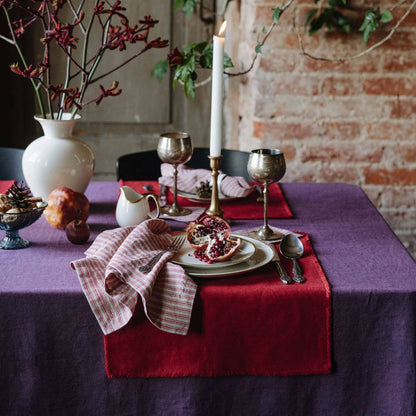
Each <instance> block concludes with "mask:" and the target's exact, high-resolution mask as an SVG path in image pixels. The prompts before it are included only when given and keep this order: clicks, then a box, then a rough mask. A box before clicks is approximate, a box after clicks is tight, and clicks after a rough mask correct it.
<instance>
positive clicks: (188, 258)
mask: <svg viewBox="0 0 416 416" xmlns="http://www.w3.org/2000/svg"><path fill="white" fill-rule="evenodd" d="M231 237H232V238H234V239H236V238H237V236H236V235H235V234H231ZM238 238H240V239H241V243H240V246H239V247H238V249H237V252H236V253H235V254H234V255H233V256H232V257H231V259H229V260H226V261H221V262H214V263H211V264H208V263H205V262H203V261H201V260H199V259H197V258H195V256H194V251H195V249H194V248H193V247H192V246H191V245H190V244H189V242H188V241H185V243H184V244H183V246H182V247H181V248H180V250H179V251H178V252H176V254H175V255H174V256H173V257H172V259H171V262H172V263H176V264H179V265H181V266H182V267H184V268H186V269H187V268H188V267H192V268H193V269H201V268H203V269H209V270H214V269H223V268H227V267H233V266H235V265H236V264H238V263H241V262H243V261H245V260H247V259H248V258H249V257H251V256H252V255H253V254H254V253H255V251H256V246H255V245H254V244H253V243H252V242H251V241H249V239H248V238H246V237H242V236H238Z"/></svg>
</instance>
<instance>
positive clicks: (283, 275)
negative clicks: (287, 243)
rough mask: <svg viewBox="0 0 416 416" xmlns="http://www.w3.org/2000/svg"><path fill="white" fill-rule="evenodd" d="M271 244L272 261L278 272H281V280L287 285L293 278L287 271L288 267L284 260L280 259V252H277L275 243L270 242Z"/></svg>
mask: <svg viewBox="0 0 416 416" xmlns="http://www.w3.org/2000/svg"><path fill="white" fill-rule="evenodd" d="M269 246H270V248H271V249H272V250H273V258H272V262H273V263H274V264H275V266H276V269H277V272H278V273H279V276H280V280H281V281H282V282H283V283H284V284H285V285H288V284H290V283H292V281H293V280H292V278H291V277H290V276H289V274H288V273H287V271H286V269H285V268H284V267H283V265H282V262H281V261H280V257H279V253H278V252H277V250H276V247H275V245H274V244H273V243H270V244H269Z"/></svg>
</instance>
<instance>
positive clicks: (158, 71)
mask: <svg viewBox="0 0 416 416" xmlns="http://www.w3.org/2000/svg"><path fill="white" fill-rule="evenodd" d="M168 69H169V62H168V61H167V60H166V59H163V60H161V61H159V62H157V63H156V65H155V66H154V68H153V69H152V72H151V75H152V76H153V77H155V78H156V79H157V80H158V81H159V82H160V81H162V80H163V78H164V77H165V75H166V73H167V72H168Z"/></svg>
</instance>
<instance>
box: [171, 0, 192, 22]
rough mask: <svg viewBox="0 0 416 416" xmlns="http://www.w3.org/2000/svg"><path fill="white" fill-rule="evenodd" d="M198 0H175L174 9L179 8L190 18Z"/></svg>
mask: <svg viewBox="0 0 416 416" xmlns="http://www.w3.org/2000/svg"><path fill="white" fill-rule="evenodd" d="M197 3H198V0H175V4H174V6H173V7H174V9H175V10H177V9H180V8H182V10H183V11H184V12H185V14H186V16H187V17H188V18H190V17H191V16H192V14H193V12H194V10H195V7H196V4H197Z"/></svg>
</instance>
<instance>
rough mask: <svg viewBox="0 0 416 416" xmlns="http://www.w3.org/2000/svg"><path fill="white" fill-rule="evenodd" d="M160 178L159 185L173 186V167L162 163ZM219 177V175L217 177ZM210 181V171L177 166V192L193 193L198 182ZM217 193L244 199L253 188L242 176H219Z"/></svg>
mask: <svg viewBox="0 0 416 416" xmlns="http://www.w3.org/2000/svg"><path fill="white" fill-rule="evenodd" d="M160 171H161V174H162V176H161V177H160V178H159V183H160V184H161V185H165V186H169V187H172V186H173V166H172V165H169V164H168V163H162V165H161V166H160ZM219 177H220V175H219ZM209 180H211V171H210V170H207V169H192V168H190V167H188V166H186V165H179V166H178V190H180V191H184V192H189V193H193V194H194V193H195V187H196V186H199V185H200V182H205V181H209ZM218 182H219V184H218V186H219V191H220V192H221V193H222V194H223V195H224V196H226V197H236V198H244V197H246V196H247V195H249V194H251V192H252V191H253V190H254V186H252V185H250V183H249V182H248V181H247V180H246V179H245V178H243V177H242V176H227V175H221V181H220V180H218Z"/></svg>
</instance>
